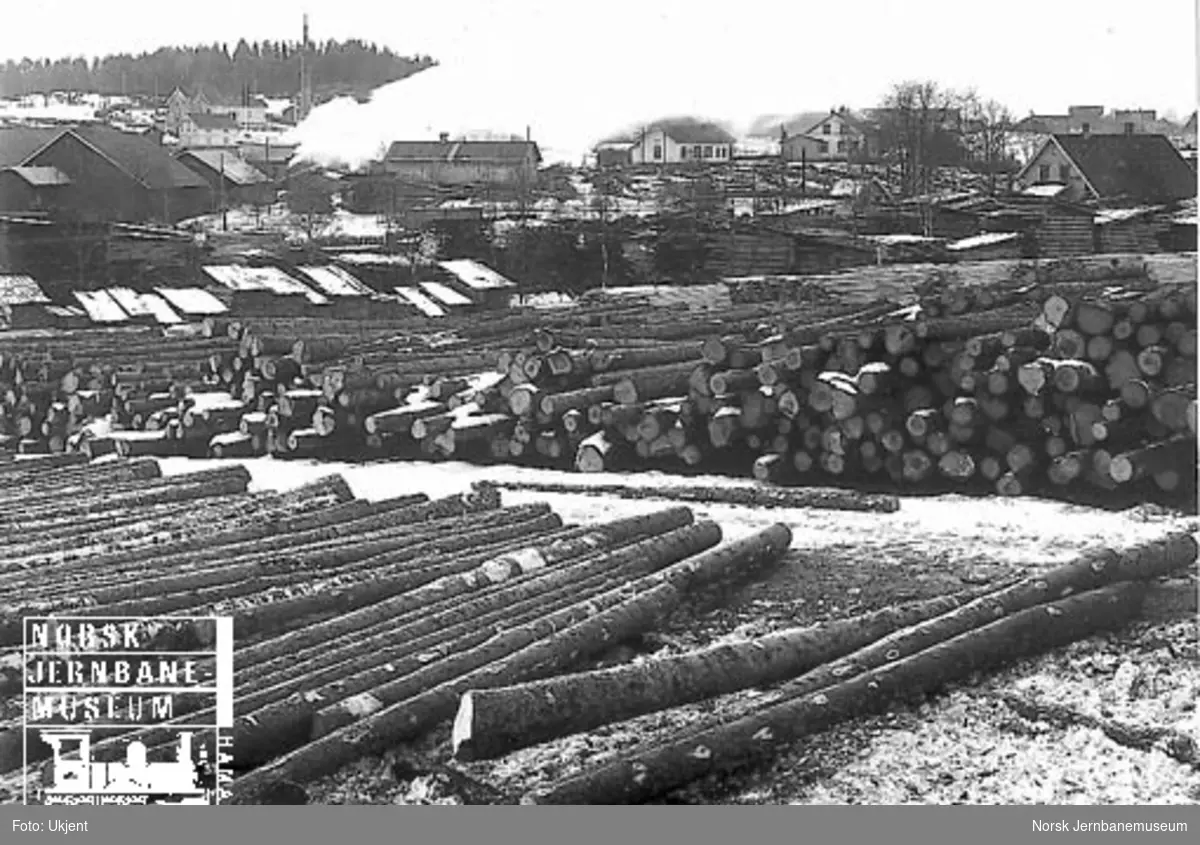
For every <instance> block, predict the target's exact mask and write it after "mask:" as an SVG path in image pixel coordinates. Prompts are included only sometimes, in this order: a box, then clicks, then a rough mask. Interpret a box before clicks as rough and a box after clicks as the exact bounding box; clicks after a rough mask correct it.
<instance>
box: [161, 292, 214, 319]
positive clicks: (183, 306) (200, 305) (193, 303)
mask: <svg viewBox="0 0 1200 845" xmlns="http://www.w3.org/2000/svg"><path fill="white" fill-rule="evenodd" d="M155 292H156V293H158V295H159V296H161V297H162V298H163V299H165V300H166V301H167V302H168V303H170V304H171V307H172V308H174V309H175V310H176V311H178V312H179V313H180V314H184V315H187V316H188V317H213V316H216V315H218V314H224V313H225V312H226V311H228V310H229V309H228V308H226V307H225V305H224V303H222V302H221V300H219V299H217V298H216V297H215V296H213V295H212V294H211V293H209V292H208V291H206V290H201V289H200V288H155Z"/></svg>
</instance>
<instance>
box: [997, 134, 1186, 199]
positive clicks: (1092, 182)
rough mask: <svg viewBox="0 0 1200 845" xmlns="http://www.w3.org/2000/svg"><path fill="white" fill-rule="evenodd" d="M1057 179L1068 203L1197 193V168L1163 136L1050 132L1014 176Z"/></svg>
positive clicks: (1040, 181)
mask: <svg viewBox="0 0 1200 845" xmlns="http://www.w3.org/2000/svg"><path fill="white" fill-rule="evenodd" d="M1015 181H1016V183H1017V184H1018V185H1019V186H1020V187H1021V188H1024V189H1028V188H1030V187H1032V186H1034V185H1047V184H1060V185H1065V186H1066V189H1065V190H1064V191H1063V192H1061V193H1060V194H1059V198H1060V199H1062V200H1065V201H1068V202H1096V203H1104V204H1108V205H1114V204H1141V203H1172V202H1178V201H1180V200H1184V199H1188V198H1192V197H1195V196H1196V171H1195V170H1193V169H1192V167H1191V166H1190V165H1189V164H1188V163H1187V162H1186V161H1185V160H1184V159H1183V157H1182V156H1181V155H1180V154H1179V151H1178V150H1177V149H1176V148H1175V146H1174V145H1173V144H1172V143H1171V142H1170V140H1168V139H1167V138H1166V136H1164V135H1137V134H1131V135H1083V134H1080V135H1051V136H1049V137H1048V138H1046V139H1045V141H1044V142H1043V143H1042V145H1041V147H1040V148H1039V149H1038V150H1037V152H1036V153H1035V154H1034V155H1033V157H1032V158H1030V160H1029V162H1028V163H1027V164H1026V165H1025V166H1024V167H1023V168H1022V169H1021V171H1020V172H1019V173H1018V174H1017V176H1016V180H1015Z"/></svg>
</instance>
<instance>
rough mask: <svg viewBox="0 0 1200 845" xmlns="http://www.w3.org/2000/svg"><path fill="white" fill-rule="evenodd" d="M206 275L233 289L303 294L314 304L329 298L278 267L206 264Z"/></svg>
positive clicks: (319, 303)
mask: <svg viewBox="0 0 1200 845" xmlns="http://www.w3.org/2000/svg"><path fill="white" fill-rule="evenodd" d="M202 269H203V270H204V272H205V274H206V275H208V276H209V277H210V278H211V279H213V280H214V281H216V282H217V283H219V284H221V285H224V286H225V287H227V288H229V289H230V290H233V291H256V290H259V291H269V292H270V293H273V294H276V295H277V296H303V297H305V298H306V299H307V300H308V301H309V302H311V303H313V304H314V305H327V304H328V303H329V300H328V299H326V298H325V297H324V296H322V295H321V294H319V293H317V292H316V291H314V290H312V289H311V288H309V287H307V286H306V285H304V284H303V283H301V282H299V281H297V280H296V279H293V278H292V277H291V276H289V275H288V274H287V273H285V272H283V271H282V270H280V269H279V268H278V267H243V266H242V265H240V264H217V265H211V264H210V265H207V266H205V267H204V268H202Z"/></svg>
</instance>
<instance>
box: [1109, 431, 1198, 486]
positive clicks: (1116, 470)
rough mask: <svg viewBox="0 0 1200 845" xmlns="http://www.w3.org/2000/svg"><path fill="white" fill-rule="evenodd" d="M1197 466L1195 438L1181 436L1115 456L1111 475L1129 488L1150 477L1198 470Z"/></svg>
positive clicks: (1110, 471) (1110, 466)
mask: <svg viewBox="0 0 1200 845" xmlns="http://www.w3.org/2000/svg"><path fill="white" fill-rule="evenodd" d="M1195 463H1196V440H1195V438H1194V437H1192V436H1191V435H1188V434H1181V435H1177V436H1175V437H1171V438H1169V439H1167V440H1161V441H1159V442H1157V443H1152V444H1150V445H1149V446H1144V447H1142V448H1140V449H1133V450H1131V451H1129V452H1122V453H1121V454H1119V455H1113V457H1112V462H1111V463H1110V464H1109V475H1111V476H1112V479H1113V481H1115V482H1117V483H1118V484H1128V483H1130V482H1132V481H1137V480H1138V479H1141V478H1145V477H1146V476H1148V475H1155V474H1157V473H1161V472H1165V471H1167V470H1172V469H1178V468H1179V467H1190V466H1195Z"/></svg>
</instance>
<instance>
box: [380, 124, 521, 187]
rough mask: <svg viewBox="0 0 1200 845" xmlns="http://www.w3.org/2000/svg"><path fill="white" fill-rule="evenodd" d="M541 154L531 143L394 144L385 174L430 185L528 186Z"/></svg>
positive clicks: (386, 161) (445, 140)
mask: <svg viewBox="0 0 1200 845" xmlns="http://www.w3.org/2000/svg"><path fill="white" fill-rule="evenodd" d="M541 161H542V154H541V151H540V150H539V149H538V146H537V144H536V143H534V142H533V141H451V140H449V139H448V138H447V137H446V136H443V137H442V139H441V140H438V141H394V142H393V143H392V145H391V146H390V147H389V148H388V151H387V155H386V156H385V158H384V161H383V166H384V170H385V171H386V172H387V173H388V174H390V175H392V176H395V177H398V178H401V179H404V180H406V181H410V182H417V183H424V184H432V185H503V186H510V187H522V186H531V185H533V184H535V183H536V182H537V171H538V166H539V165H540V164H541Z"/></svg>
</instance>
